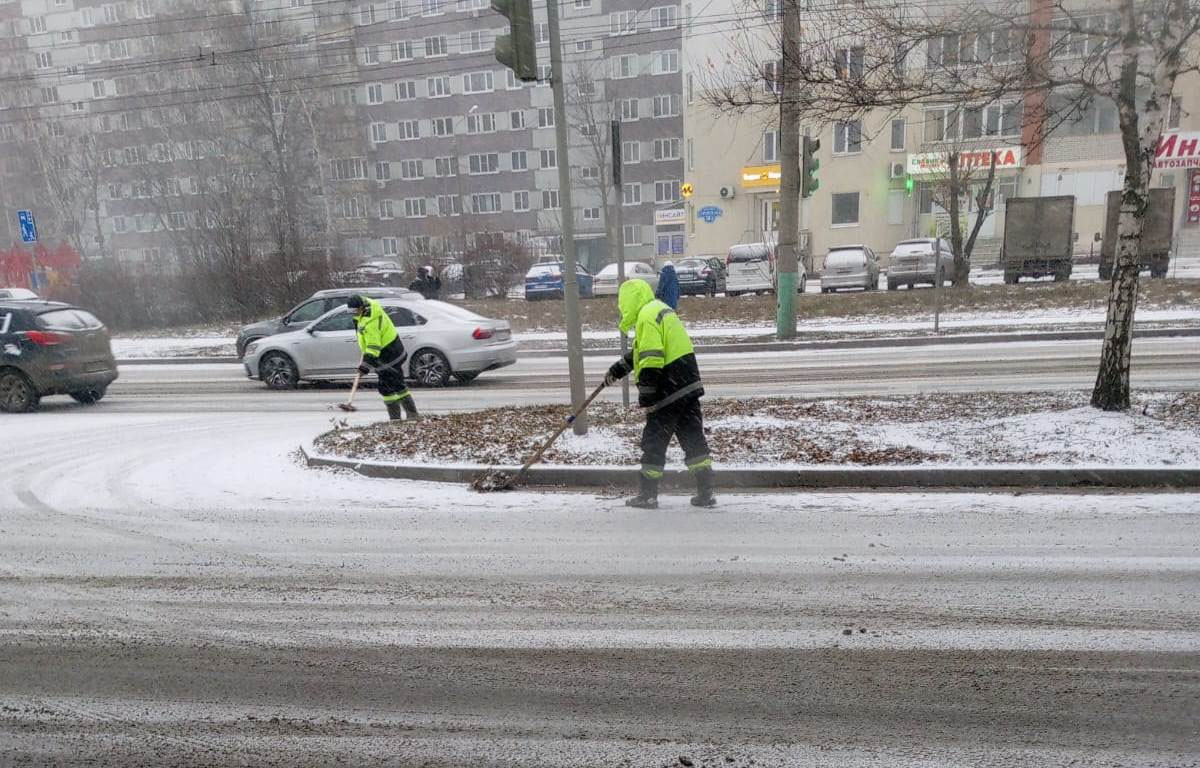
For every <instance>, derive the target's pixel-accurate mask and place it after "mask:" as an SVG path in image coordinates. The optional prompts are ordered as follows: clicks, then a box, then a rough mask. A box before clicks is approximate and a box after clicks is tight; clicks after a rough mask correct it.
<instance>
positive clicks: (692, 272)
mask: <svg viewBox="0 0 1200 768" xmlns="http://www.w3.org/2000/svg"><path fill="white" fill-rule="evenodd" d="M675 276H676V277H678V278H679V293H680V294H681V295H683V296H697V295H699V296H716V295H717V294H718V293H724V292H725V262H724V261H723V260H721V259H718V258H692V259H683V260H682V261H680V262H679V263H678V264H676V265H675Z"/></svg>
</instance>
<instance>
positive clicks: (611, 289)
mask: <svg viewBox="0 0 1200 768" xmlns="http://www.w3.org/2000/svg"><path fill="white" fill-rule="evenodd" d="M635 277H636V278H638V279H640V280H645V281H646V282H647V283H650V287H651V288H654V289H657V288H658V273H657V272H655V271H654V267H652V266H650V265H649V264H646V263H644V262H641V261H627V262H625V279H626V280H631V279H633V278H635ZM620 287H621V286H620V285H619V284H618V280H617V265H616V264H609V265H608V266H607V267H605V268H604V269H602V270H600V271H599V272H597V273H596V277H595V279H593V280H592V295H594V296H616V295H617V290H618V289H619V288H620Z"/></svg>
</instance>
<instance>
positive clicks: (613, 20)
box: [608, 11, 637, 35]
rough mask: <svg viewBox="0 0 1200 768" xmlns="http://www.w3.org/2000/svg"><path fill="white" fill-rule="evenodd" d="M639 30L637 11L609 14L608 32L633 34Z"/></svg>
mask: <svg viewBox="0 0 1200 768" xmlns="http://www.w3.org/2000/svg"><path fill="white" fill-rule="evenodd" d="M635 32H637V11H621V12H619V13H610V14H608V34H610V35H632V34H634V33H635Z"/></svg>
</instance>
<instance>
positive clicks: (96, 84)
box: [92, 80, 107, 99]
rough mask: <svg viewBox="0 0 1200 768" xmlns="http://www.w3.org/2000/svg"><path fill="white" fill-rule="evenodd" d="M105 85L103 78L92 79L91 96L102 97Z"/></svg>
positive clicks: (104, 93) (104, 94)
mask: <svg viewBox="0 0 1200 768" xmlns="http://www.w3.org/2000/svg"><path fill="white" fill-rule="evenodd" d="M106 95H107V94H106V92H105V85H104V81H103V80H93V81H92V98H94V99H103V98H104V97H105V96H106Z"/></svg>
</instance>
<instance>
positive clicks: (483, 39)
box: [460, 30, 491, 53]
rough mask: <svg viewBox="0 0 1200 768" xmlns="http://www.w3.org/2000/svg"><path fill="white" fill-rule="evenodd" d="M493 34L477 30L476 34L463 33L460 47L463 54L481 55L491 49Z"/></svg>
mask: <svg viewBox="0 0 1200 768" xmlns="http://www.w3.org/2000/svg"><path fill="white" fill-rule="evenodd" d="M490 35H491V33H490V32H487V31H480V30H476V31H474V32H463V33H462V37H461V38H460V47H461V48H462V52H463V53H480V52H482V51H486V50H487V49H489V48H491V36H490Z"/></svg>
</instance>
